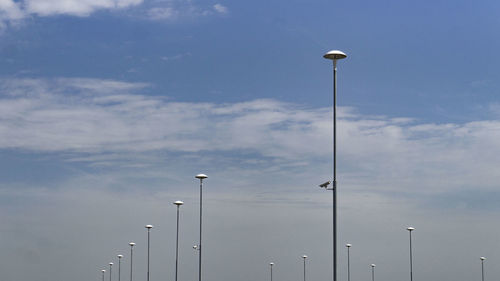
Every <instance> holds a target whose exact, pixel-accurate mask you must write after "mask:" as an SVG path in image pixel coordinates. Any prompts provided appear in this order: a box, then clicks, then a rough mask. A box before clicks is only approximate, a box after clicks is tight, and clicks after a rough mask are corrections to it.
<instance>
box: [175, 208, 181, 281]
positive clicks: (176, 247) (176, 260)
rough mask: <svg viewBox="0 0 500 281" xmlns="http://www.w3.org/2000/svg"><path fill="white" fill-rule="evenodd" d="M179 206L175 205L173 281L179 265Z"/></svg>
mask: <svg viewBox="0 0 500 281" xmlns="http://www.w3.org/2000/svg"><path fill="white" fill-rule="evenodd" d="M179 207H180V205H177V238H176V240H175V281H177V270H178V266H179Z"/></svg>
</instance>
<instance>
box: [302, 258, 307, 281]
mask: <svg viewBox="0 0 500 281" xmlns="http://www.w3.org/2000/svg"><path fill="white" fill-rule="evenodd" d="M302 259H303V260H304V281H306V259H307V256H306V255H303V256H302Z"/></svg>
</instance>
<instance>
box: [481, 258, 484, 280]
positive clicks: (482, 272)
mask: <svg viewBox="0 0 500 281" xmlns="http://www.w3.org/2000/svg"><path fill="white" fill-rule="evenodd" d="M481 281H484V259H481Z"/></svg>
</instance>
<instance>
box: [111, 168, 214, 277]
mask: <svg viewBox="0 0 500 281" xmlns="http://www.w3.org/2000/svg"><path fill="white" fill-rule="evenodd" d="M195 178H197V179H199V180H200V238H199V239H200V240H199V242H198V245H196V246H194V248H195V249H196V250H198V281H201V234H202V198H203V197H202V196H203V192H202V191H203V180H204V179H206V178H207V175H205V174H198V175H196V176H195ZM183 204H184V202H182V201H175V202H174V205H176V206H177V231H176V232H177V234H176V242H175V281H177V277H178V269H179V209H180V206H182V205H183ZM145 228H146V229H147V233H148V240H147V241H148V242H147V243H148V244H147V277H146V280H147V281H150V280H151V279H150V278H151V274H150V267H149V264H150V262H149V261H150V248H151V247H150V246H151V243H150V242H151V229H152V228H153V225H151V224H148V225H146V226H145ZM135 245H136V244H135V243H134V242H130V243H129V246H130V281H133V256H134V246H135ZM122 258H123V255H118V281H121V259H122ZM112 267H113V263H112V262H110V263H109V281H112V279H111V276H112V274H111V273H112V272H111V271H112ZM101 273H102V281H104V275H105V273H106V270H105V269H103V270H101Z"/></svg>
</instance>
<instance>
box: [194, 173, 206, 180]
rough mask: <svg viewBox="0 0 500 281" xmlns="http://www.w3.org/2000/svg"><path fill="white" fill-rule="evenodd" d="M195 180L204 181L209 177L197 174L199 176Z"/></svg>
mask: <svg viewBox="0 0 500 281" xmlns="http://www.w3.org/2000/svg"><path fill="white" fill-rule="evenodd" d="M195 178H197V179H200V180H202V179H206V178H208V177H207V175H205V174H197V175H196V176H195Z"/></svg>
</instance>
